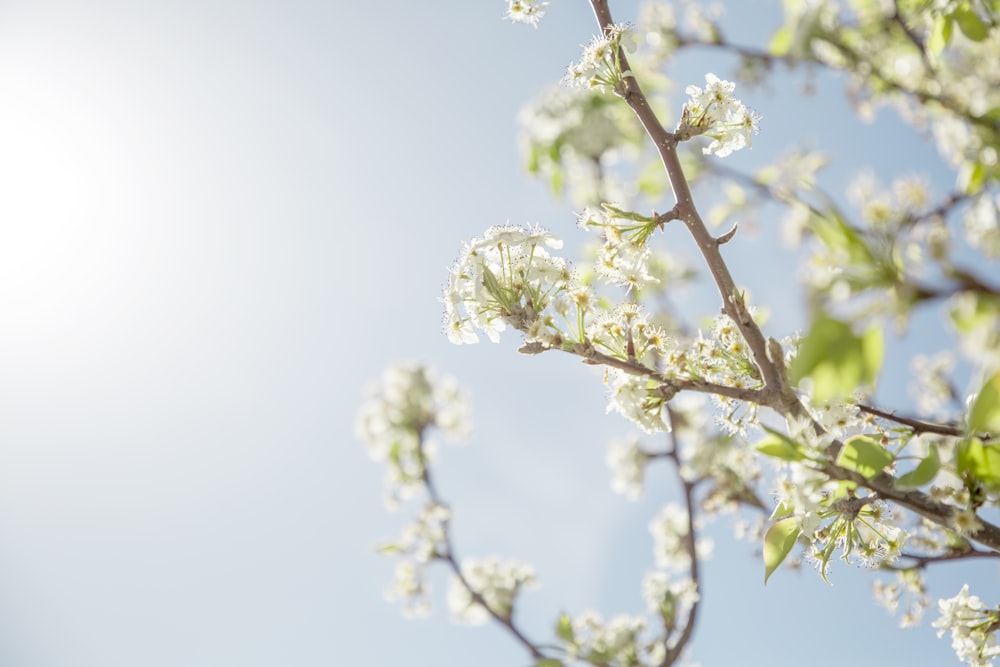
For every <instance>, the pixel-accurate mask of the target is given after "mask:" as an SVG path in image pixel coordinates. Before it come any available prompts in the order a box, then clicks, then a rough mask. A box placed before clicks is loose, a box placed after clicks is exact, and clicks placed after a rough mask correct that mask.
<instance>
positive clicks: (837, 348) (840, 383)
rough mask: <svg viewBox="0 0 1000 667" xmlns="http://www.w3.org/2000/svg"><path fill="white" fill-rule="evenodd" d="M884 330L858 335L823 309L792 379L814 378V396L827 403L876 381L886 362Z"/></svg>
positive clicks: (804, 343)
mask: <svg viewBox="0 0 1000 667" xmlns="http://www.w3.org/2000/svg"><path fill="white" fill-rule="evenodd" d="M882 347H883V346H882V332H881V331H880V330H879V329H878V328H877V327H872V328H871V329H869V330H868V331H867V332H866V333H865V334H864V335H863V336H857V335H855V334H854V332H853V331H852V330H851V327H850V325H849V324H846V323H844V322H840V321H838V320H835V319H833V318H832V317H829V316H828V315H826V314H823V313H820V314H819V315H817V316H816V318H815V319H814V320H813V323H812V327H811V328H810V329H809V333H807V334H806V336H805V338H804V339H803V340H802V344H801V345H800V346H799V350H798V354H797V355H796V356H795V359H794V360H793V361H792V364H791V367H790V368H789V376H790V377H791V379H792V382H794V383H795V384H798V383H799V382H801V381H802V380H803V379H804V378H807V377H809V378H812V380H813V398H814V400H815V401H816V403H826V402H827V401H830V400H832V399H836V398H842V397H846V396H849V395H851V394H852V393H854V392H855V391H856V390H857V388H858V387H859V386H862V385H868V384H871V383H873V382H874V381H875V378H876V377H877V376H878V371H879V368H880V367H881V365H882Z"/></svg>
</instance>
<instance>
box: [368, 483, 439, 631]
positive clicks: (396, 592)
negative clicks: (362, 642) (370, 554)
mask: <svg viewBox="0 0 1000 667" xmlns="http://www.w3.org/2000/svg"><path fill="white" fill-rule="evenodd" d="M450 518H451V511H450V510H449V509H448V508H447V507H445V506H443V505H439V504H437V503H434V502H431V503H428V504H427V506H426V507H424V509H423V511H422V512H421V514H420V516H419V517H418V518H417V520H416V521H414V522H413V523H410V524H408V525H407V526H406V527H405V528H404V529H403V534H402V535H401V536H400V538H399V539H398V540H396V541H395V542H387V543H385V544H383V545H381V546H380V547H379V551H380V552H381V553H383V554H386V555H394V556H400V557H401V558H400V560H399V561H398V562H397V563H396V569H395V572H394V577H393V581H392V583H391V584H389V586H387V587H386V589H385V599H386V601H387V602H390V603H393V602H401V603H402V604H403V613H404V614H405V615H406V616H426V615H427V614H428V613H429V612H430V599H429V585H428V584H427V582H426V577H425V575H424V573H425V569H426V567H427V565H428V564H429V563H431V562H432V561H433V560H435V559H438V558H443V557H445V556H446V555H448V537H447V535H448V520H449V519H450Z"/></svg>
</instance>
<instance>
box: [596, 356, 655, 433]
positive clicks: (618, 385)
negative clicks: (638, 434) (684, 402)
mask: <svg viewBox="0 0 1000 667" xmlns="http://www.w3.org/2000/svg"><path fill="white" fill-rule="evenodd" d="M665 405H666V401H665V400H664V398H663V397H662V396H660V395H658V394H657V385H656V384H655V383H654V384H653V386H652V387H650V381H649V380H647V379H646V378H644V377H639V376H636V375H630V374H628V373H625V372H623V371H620V370H617V369H613V370H611V371H610V372H609V373H608V410H607V411H608V412H618V413H619V414H621V415H622V416H623V417H625V418H626V419H628V420H629V421H631V422H632V423H634V424H636V425H637V426H638V427H639V428H641V429H642V430H643V431H645V432H646V433H650V434H652V433H662V432H668V431H670V423H669V420H668V418H667V415H666V411H665V410H664V406H665Z"/></svg>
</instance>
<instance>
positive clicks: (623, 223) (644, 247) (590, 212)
mask: <svg viewBox="0 0 1000 667" xmlns="http://www.w3.org/2000/svg"><path fill="white" fill-rule="evenodd" d="M577 224H578V225H579V226H580V227H582V228H583V229H588V230H595V229H596V230H598V231H599V232H600V233H601V235H602V236H603V237H604V246H603V247H602V248H601V252H600V255H599V257H598V259H597V274H598V276H600V277H601V278H602V279H603V280H605V281H606V282H608V283H609V284H612V285H621V286H623V287H626V288H628V289H629V291H631V290H633V289H639V288H642V287H647V286H652V285H656V284H659V282H660V281H659V280H658V279H657V278H656V277H655V276H653V275H652V274H651V273H650V266H649V264H650V259H651V257H652V251H651V250H650V247H649V244H648V243H647V242H646V241H647V240H648V239H649V237H650V236H651V235H652V233H653V232H654V231H655V230H656V228H657V227H658V226H659V224H660V223H659V222H658V221H657V220H656V218H655V217H649V216H644V215H640V214H636V213H632V212H629V211H623V210H621V209H620V208H617V207H615V206H612V205H610V204H604V205H603V206H602V207H601V208H600V209H595V208H591V207H587V208H585V209H584V210H583V211H582V212H581V213H580V214H579V215H578V216H577Z"/></svg>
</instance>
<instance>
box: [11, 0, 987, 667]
mask: <svg viewBox="0 0 1000 667" xmlns="http://www.w3.org/2000/svg"><path fill="white" fill-rule="evenodd" d="M721 4H722V5H726V6H728V7H729V8H730V12H731V16H730V17H729V25H731V26H732V30H731V33H732V34H733V35H734V36H735V37H738V38H742V39H744V40H746V41H751V40H756V41H757V42H758V43H760V42H761V41H762V35H765V34H768V33H769V31H770V29H771V27H772V26H773V25H774V22H775V20H776V19H775V18H774V16H775V11H776V7H777V5H778V3H777V2H776V0H775V1H771V0H748V1H746V2H735V0H732V1H730V2H727V3H721ZM439 5H440V7H441V8H438V5H434V4H433V3H431V4H430V5H428V4H427V3H415V2H402V1H399V0H390V1H388V2H381V3H346V2H332V1H328V2H317V1H314V0H284V1H283V2H257V1H251V2H232V1H227V0H199V1H198V2H192V1H188V0H179V1H175V2H169V3H168V2H151V1H147V2H125V1H124V0H122V1H119V2H115V1H113V0H96V1H94V2H88V3H79V2H54V1H50V0H31V1H19V0H8V1H7V2H4V3H3V4H2V5H0V665H4V667H7V666H9V667H134V666H138V665H141V666H143V667H201V666H204V667H219V666H220V665H233V666H236V665H238V666H239V667H271V666H274V667H277V666H279V665H280V666H282V667H285V666H295V667H312V666H319V665H399V664H408V665H435V666H441V667H450V666H454V667H459V666H462V667H465V666H467V665H479V666H482V667H508V666H511V665H525V664H528V662H529V661H528V657H527V656H526V655H525V654H524V653H523V652H522V651H521V649H520V648H518V647H517V645H515V644H514V642H513V641H511V640H509V639H508V638H507V637H506V636H504V635H503V634H502V632H500V631H499V630H498V629H496V628H485V629H484V628H472V629H469V628H463V627H459V626H455V625H452V624H451V623H450V622H449V621H448V620H447V612H446V610H445V608H444V589H445V579H444V577H443V576H441V577H439V578H438V579H436V580H435V584H436V587H435V592H434V602H435V614H434V616H433V617H432V618H431V619H428V620H421V621H408V620H404V619H403V618H402V617H401V614H400V611H399V609H398V608H396V607H393V606H391V605H389V604H387V603H385V602H384V601H383V600H382V589H383V588H384V586H385V585H386V584H387V583H388V582H389V581H390V578H391V576H392V566H393V563H392V561H391V560H389V559H386V558H383V557H380V556H378V555H377V554H376V553H375V551H374V546H375V544H376V543H377V542H379V541H380V540H383V539H386V538H391V537H394V536H395V534H396V533H397V531H398V530H399V529H400V528H401V527H402V525H403V523H404V522H405V521H406V519H407V516H408V514H407V513H406V512H403V513H400V514H396V515H389V514H387V513H386V512H385V511H384V510H383V508H382V505H381V501H380V496H381V488H380V485H381V470H380V469H379V468H378V467H377V466H376V465H375V464H373V463H371V462H370V461H368V460H367V459H366V458H365V456H364V453H363V449H362V446H361V444H360V443H358V442H357V441H356V440H355V438H354V436H353V434H352V421H353V419H354V414H355V412H356V410H357V408H358V406H359V405H360V403H361V401H362V389H363V387H364V386H365V385H366V384H367V383H368V382H370V381H372V380H375V379H377V377H378V376H379V375H380V373H381V372H382V369H383V368H384V367H385V366H386V365H388V364H389V363H391V362H393V361H397V360H406V359H422V360H429V361H432V362H433V363H435V364H436V365H437V366H438V367H439V368H440V369H441V370H442V371H444V372H447V373H449V374H453V375H456V376H458V378H459V380H460V381H461V382H462V383H463V384H464V385H465V386H467V387H468V388H469V391H470V394H471V397H472V405H473V409H474V420H475V423H476V425H477V427H478V428H477V431H476V434H475V435H474V436H473V438H472V440H471V442H470V443H469V444H468V445H467V446H466V447H464V448H460V449H454V448H447V449H445V450H444V451H443V452H442V457H441V458H442V464H441V467H440V470H439V472H438V479H439V484H440V486H441V491H442V493H443V495H444V496H445V497H446V499H448V500H449V501H450V502H451V503H452V504H453V506H454V507H455V509H456V517H455V522H454V526H455V538H456V547H457V549H458V550H459V552H460V554H462V555H467V556H485V555H489V554H492V553H497V554H501V555H504V556H510V557H515V558H517V559H519V560H522V561H526V562H530V563H532V564H534V566H535V567H536V569H537V571H538V575H539V578H540V579H541V581H542V587H541V588H540V589H538V590H537V591H531V592H528V593H527V594H526V595H525V596H524V598H523V601H522V603H521V608H520V609H519V614H520V616H519V618H520V619H521V621H522V623H523V625H524V627H525V628H526V630H527V631H528V633H529V634H530V635H531V636H532V637H533V638H535V639H537V640H540V641H546V640H548V639H549V638H550V637H551V636H552V635H551V629H552V626H553V623H554V620H555V618H556V616H557V615H558V613H559V612H560V611H562V610H566V611H570V612H572V613H577V612H579V611H582V610H584V609H588V608H593V609H597V610H598V611H600V612H601V613H602V614H604V615H605V617H608V616H611V615H613V614H617V613H626V612H627V613H634V612H640V611H642V609H643V602H642V600H641V598H640V596H639V582H640V580H641V577H642V574H643V572H644V571H645V569H646V568H649V567H651V566H652V556H651V550H650V546H651V543H650V538H649V535H648V532H647V530H646V524H647V523H648V521H649V519H650V518H651V517H652V516H653V515H654V514H655V513H656V511H657V510H658V509H659V507H660V506H661V505H662V504H663V503H664V502H665V501H667V500H670V499H676V498H677V496H676V493H675V489H674V488H673V487H672V486H671V484H672V482H671V481H670V479H671V478H670V476H669V475H667V474H666V472H665V471H659V472H653V473H652V474H651V477H650V483H649V488H648V489H647V492H646V494H645V496H644V497H643V499H642V500H641V501H640V502H638V503H629V502H628V501H626V500H625V499H624V498H622V497H620V496H616V495H614V494H612V492H611V491H610V489H609V487H608V473H607V471H606V469H605V465H604V451H605V447H606V445H607V442H608V440H609V439H611V438H612V437H616V436H623V435H625V434H627V433H629V432H630V426H629V425H628V424H627V423H626V422H624V421H623V420H621V419H620V418H618V417H616V416H613V415H612V416H606V415H605V411H604V396H603V387H602V385H601V381H600V375H599V373H597V372H596V371H595V370H594V369H589V368H586V367H583V366H581V365H580V364H579V363H577V362H575V361H574V360H572V359H571V358H569V357H562V358H561V357H558V356H551V357H550V356H547V355H543V356H542V357H522V356H518V355H517V354H516V353H515V349H516V347H517V340H516V337H515V336H510V335H508V336H507V338H506V340H505V341H504V342H503V343H502V344H501V345H499V346H494V345H492V344H489V343H485V344H481V345H479V346H471V347H461V348H458V347H454V346H452V345H450V344H449V343H448V342H447V340H446V338H445V337H444V335H443V334H442V333H441V329H440V320H441V310H440V307H439V304H438V303H437V301H436V299H437V298H438V296H439V294H440V289H441V286H442V285H443V284H444V282H445V280H446V272H447V268H448V266H449V265H450V264H451V262H452V261H453V260H454V258H455V256H456V255H457V253H458V251H459V249H460V247H461V243H462V241H463V240H465V239H468V238H470V237H472V236H475V235H478V234H481V233H482V231H483V230H485V229H486V228H487V227H489V226H491V225H493V224H502V223H504V222H507V221H510V222H512V223H535V222H538V223H541V224H544V225H545V226H547V227H549V228H550V229H552V230H553V232H554V233H556V234H557V235H560V236H562V237H564V238H566V239H567V247H569V248H574V247H579V244H581V243H582V241H583V239H581V238H579V236H577V237H575V238H574V236H573V235H574V234H578V232H577V231H576V229H575V225H574V216H573V214H572V210H571V207H570V206H569V205H567V204H565V203H561V202H556V201H553V200H552V199H551V198H550V197H549V195H548V192H547V188H546V186H545V185H544V184H542V183H538V182H533V181H532V180H530V179H529V178H528V177H527V176H525V175H523V172H522V170H521V164H522V159H521V156H520V155H519V154H518V147H517V141H516V131H517V128H516V122H515V119H516V115H517V112H518V110H519V109H520V108H521V106H522V105H524V104H525V103H526V102H528V101H529V100H530V99H531V97H532V96H533V95H535V94H536V93H537V92H538V91H539V90H541V88H543V87H544V86H545V85H547V84H549V83H551V82H554V81H556V80H558V79H559V78H560V77H561V76H562V73H563V68H564V66H565V65H566V64H567V63H568V62H570V61H571V60H573V59H575V58H576V57H577V55H578V50H579V45H580V44H582V43H585V42H587V41H588V40H589V36H590V35H591V33H592V32H593V31H594V24H593V18H592V16H591V15H590V13H589V9H588V7H587V4H586V3H584V2H571V1H570V0H554V2H553V4H552V7H551V11H550V14H549V16H548V17H547V18H546V19H545V20H544V21H543V22H542V24H541V26H540V27H539V28H538V29H537V30H533V29H531V28H528V27H525V26H517V25H510V24H508V23H506V22H504V21H503V20H502V18H501V17H502V14H503V9H504V3H503V2H501V1H500V0H491V1H482V2H455V3H439ZM612 6H613V8H614V10H615V13H616V18H618V19H619V20H627V19H634V18H635V14H636V7H637V3H636V2H614V3H612ZM732 69H733V68H732V63H729V62H728V61H726V60H724V59H720V58H719V57H718V55H711V56H707V55H701V56H698V57H697V58H687V59H685V60H684V61H683V62H682V63H680V64H679V65H678V67H677V68H675V69H672V70H671V72H672V74H673V75H674V76H677V77H678V82H679V84H680V85H679V87H680V88H681V89H682V88H683V86H684V85H686V84H688V83H701V82H702V81H703V75H704V73H705V72H706V71H716V72H717V73H718V74H719V75H720V76H725V75H726V74H727V73H730V72H731V71H732ZM682 78H683V81H682V80H681V79H682ZM794 81H795V82H792V81H790V80H789V79H788V78H787V77H784V78H780V77H779V78H778V79H776V82H777V85H775V86H772V91H771V92H770V93H767V92H759V93H757V94H756V95H754V96H753V97H752V99H748V100H747V101H748V102H751V103H752V105H753V106H754V107H755V108H756V109H757V110H758V111H760V112H761V113H762V114H763V116H764V121H763V123H762V132H761V135H760V136H759V137H757V138H756V140H755V147H754V151H753V152H752V153H751V154H749V155H745V156H744V155H741V156H738V157H735V158H734V159H733V161H732V165H733V166H736V167H740V166H743V167H747V166H751V165H754V164H758V163H759V162H760V161H761V160H763V159H766V158H767V157H768V156H773V155H775V154H777V153H780V152H784V151H785V150H787V149H788V148H789V147H791V146H793V145H796V144H798V143H806V144H811V145H815V146H819V147H822V148H825V149H827V150H830V151H831V152H833V155H834V157H835V158H836V157H837V156H838V155H843V156H845V157H849V158H851V160H853V162H848V163H847V165H852V166H851V168H853V166H856V165H865V164H867V165H872V166H874V167H876V168H877V169H878V168H888V169H889V170H890V171H889V172H888V173H889V175H890V176H892V175H898V174H900V173H910V172H913V171H916V172H918V173H922V174H924V175H926V176H927V177H928V178H929V179H931V180H932V181H934V179H937V182H938V183H939V184H940V189H941V190H944V189H945V188H947V187H948V185H949V183H948V182H947V181H942V180H941V178H942V174H943V172H942V170H941V167H940V163H939V161H938V160H937V158H936V154H935V152H934V150H933V149H932V148H930V147H929V146H927V145H925V144H923V143H922V142H921V140H920V139H919V138H917V137H916V135H914V134H913V133H912V132H911V131H909V130H905V129H902V130H901V129H898V128H894V123H893V122H891V121H893V120H894V117H893V116H892V114H891V113H890V112H886V111H884V112H882V113H881V114H880V116H879V118H880V122H879V123H876V124H875V125H867V126H866V125H861V124H859V123H857V122H856V121H855V120H854V119H853V117H851V116H850V115H849V114H848V113H847V112H846V106H845V104H844V103H843V102H842V101H841V100H840V96H839V93H840V91H841V89H842V86H843V82H842V81H831V80H829V79H821V81H820V83H821V85H820V90H821V93H820V95H819V96H817V97H814V98H811V99H807V100H803V99H802V98H801V97H799V96H798V95H797V91H798V87H799V85H800V84H801V82H802V79H801V78H799V79H795V80H794ZM796 82H797V83H796ZM849 173H850V171H849V170H848V169H847V167H846V166H845V168H843V169H841V170H840V171H838V170H836V169H835V170H833V171H832V172H831V181H830V182H831V184H832V186H833V187H836V188H841V187H842V186H843V184H844V182H845V178H846V175H847V174H849ZM668 206H669V205H668ZM665 208H667V207H666V206H665V207H664V209H665ZM775 224H776V223H775ZM761 227H762V228H761V229H760V230H759V231H758V233H757V234H756V235H753V234H750V235H748V236H747V237H746V240H745V245H744V246H740V248H741V249H737V248H736V246H737V244H736V243H734V244H732V246H733V248H734V249H733V250H732V251H731V252H732V255H731V259H732V262H733V264H732V266H733V270H734V273H735V274H736V275H737V279H738V280H741V276H742V280H743V281H744V282H748V283H749V284H751V286H752V287H753V289H754V293H755V294H756V295H757V296H758V298H759V300H760V301H761V302H764V303H766V302H768V300H769V299H773V301H772V303H773V307H774V310H775V313H774V323H775V326H776V327H778V328H779V329H781V330H780V331H778V333H779V335H780V334H784V333H788V332H789V331H791V330H792V329H793V328H794V327H796V326H798V325H799V324H801V321H802V320H801V317H802V316H801V312H800V311H798V310H788V309H787V305H788V304H800V303H801V301H799V300H797V299H798V297H799V296H800V293H799V292H798V291H795V290H794V284H793V283H794V275H795V271H796V265H795V263H794V261H793V260H792V259H791V258H790V257H788V256H787V255H783V254H782V252H783V251H781V250H780V248H776V247H775V243H774V239H775V238H776V237H777V230H776V228H771V229H768V228H766V227H764V226H763V225H762V226H761ZM728 247H729V246H727V248H728ZM762 259H763V260H766V261H762ZM762 266H763V267H765V268H764V270H761V267H762ZM713 298H715V297H714V295H713V293H712V292H711V290H702V291H697V290H695V291H691V292H689V293H687V294H686V295H683V296H682V297H680V302H681V303H682V304H687V305H689V306H694V305H698V304H699V299H701V304H704V303H706V302H707V303H713V302H712V301H711V299H713ZM705 299H708V301H705ZM782 306H785V307H786V308H785V309H784V310H782ZM713 307H714V306H713ZM796 308H797V306H796ZM709 312H710V311H709ZM699 314H700V315H704V314H705V312H704V311H703V312H701V313H699ZM925 342H926V341H921V340H916V341H911V343H910V344H911V345H915V346H921V345H923V344H924V343H925ZM905 349H910V348H905ZM901 386H902V385H901ZM886 397H887V400H890V401H891V402H894V403H895V404H900V403H903V404H905V401H906V394H905V390H903V389H902V388H901V387H897V388H895V389H892V388H890V389H889V390H887V392H886ZM711 532H712V534H713V536H714V537H715V538H716V550H715V556H714V558H713V560H712V561H710V562H709V564H708V565H707V569H706V574H705V580H704V596H705V597H704V605H703V608H702V616H701V623H700V626H699V628H698V630H697V636H696V638H695V640H694V642H693V644H692V649H693V650H692V653H691V658H692V660H693V661H695V662H698V663H700V664H701V665H703V666H704V667H712V666H713V665H728V664H762V663H761V662H759V661H763V660H765V659H766V660H767V664H769V665H771V667H785V666H788V667H791V666H792V665H799V664H802V663H803V662H808V663H809V664H811V665H814V666H815V667H822V666H824V665H831V666H832V665H842V664H845V663H847V662H848V661H851V662H852V663H855V664H857V663H858V661H860V664H883V665H897V664H953V663H955V658H954V655H953V653H952V652H951V649H950V647H949V641H948V640H947V638H945V639H942V640H939V639H937V638H936V637H935V636H934V632H933V631H932V630H931V629H930V628H929V627H928V623H929V621H930V620H931V619H932V618H933V617H934V616H933V613H932V614H931V615H930V618H928V620H927V623H925V624H924V626H923V627H921V628H920V629H917V630H909V631H901V630H898V629H897V628H896V620H895V619H893V618H891V617H890V616H889V615H888V614H887V613H886V612H885V611H884V610H882V609H881V608H879V607H877V606H876V605H875V603H874V602H873V601H872V599H871V596H870V592H869V591H870V586H871V582H872V574H871V573H870V572H865V571H857V570H854V569H852V568H849V567H846V566H843V565H840V564H837V565H836V566H835V568H834V574H833V581H834V584H835V585H834V586H833V587H828V586H826V585H825V584H823V582H822V581H821V580H820V579H819V577H818V576H816V575H815V573H813V572H802V573H795V572H779V573H778V574H776V575H775V576H774V577H773V578H772V580H771V583H770V584H769V585H768V586H767V588H766V589H765V588H764V587H763V586H762V579H763V576H762V573H763V566H762V565H761V563H760V561H759V560H756V559H755V558H754V556H753V551H754V549H755V545H752V544H748V543H746V542H734V541H733V540H732V539H731V538H729V537H728V535H729V529H728V527H727V524H726V523H725V522H724V521H723V522H718V523H717V525H716V526H715V527H713V528H712V529H711ZM963 568H965V569H964V570H963V571H962V572H959V569H960V568H951V569H950V570H949V568H948V567H947V566H942V567H941V571H942V572H941V574H942V575H943V576H941V577H940V579H938V578H932V589H931V593H932V596H938V597H940V596H946V597H950V596H951V595H954V594H955V593H956V592H957V590H958V588H959V587H960V585H961V583H962V582H963V581H965V580H969V581H970V582H971V583H973V584H975V583H977V582H979V583H981V584H982V583H984V582H989V583H990V584H992V585H993V588H992V591H993V593H996V592H997V587H996V585H995V584H996V575H997V571H996V567H995V566H989V567H984V566H979V567H976V568H971V567H968V566H963ZM439 574H442V575H443V571H442V572H439ZM984 588H987V589H988V588H989V587H987V586H984ZM983 593H984V594H987V593H988V590H984V591H983ZM956 664H957V663H956Z"/></svg>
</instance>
